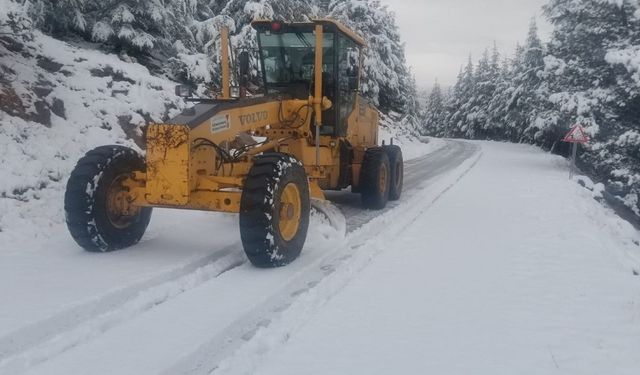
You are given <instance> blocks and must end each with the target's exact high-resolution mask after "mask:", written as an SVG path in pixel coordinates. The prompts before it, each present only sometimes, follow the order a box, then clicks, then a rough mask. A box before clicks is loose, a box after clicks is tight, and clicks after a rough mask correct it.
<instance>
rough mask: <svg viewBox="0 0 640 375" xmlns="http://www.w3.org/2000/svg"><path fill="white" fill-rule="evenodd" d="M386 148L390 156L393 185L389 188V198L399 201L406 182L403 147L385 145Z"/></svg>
mask: <svg viewBox="0 0 640 375" xmlns="http://www.w3.org/2000/svg"><path fill="white" fill-rule="evenodd" d="M384 150H385V151H386V152H387V156H388V157H389V165H390V167H391V187H390V188H389V200H390V201H397V200H399V199H400V196H401V195H402V186H403V184H404V160H403V159H402V149H401V148H400V147H398V146H396V145H389V146H384Z"/></svg>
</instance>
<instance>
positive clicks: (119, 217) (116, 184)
mask: <svg viewBox="0 0 640 375" xmlns="http://www.w3.org/2000/svg"><path fill="white" fill-rule="evenodd" d="M127 178H128V176H127V175H126V174H122V175H120V176H117V177H116V178H115V179H113V181H112V182H111V185H110V186H109V188H108V189H107V197H106V198H107V205H106V206H107V218H108V219H109V221H110V222H111V224H112V225H113V226H114V227H116V228H119V229H124V228H127V227H129V226H130V225H131V224H133V222H134V221H135V219H136V217H137V216H138V214H140V207H138V206H134V205H133V204H131V203H132V202H133V198H132V197H131V195H129V189H128V188H127V187H126V186H124V184H123V183H124V181H125V180H126V179H127Z"/></svg>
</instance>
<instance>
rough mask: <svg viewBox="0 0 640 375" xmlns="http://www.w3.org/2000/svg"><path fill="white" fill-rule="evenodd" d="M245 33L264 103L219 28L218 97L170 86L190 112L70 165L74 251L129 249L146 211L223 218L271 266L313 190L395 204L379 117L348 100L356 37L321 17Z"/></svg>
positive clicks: (259, 262) (294, 240) (390, 158)
mask: <svg viewBox="0 0 640 375" xmlns="http://www.w3.org/2000/svg"><path fill="white" fill-rule="evenodd" d="M252 26H253V27H254V28H255V30H256V33H257V38H258V50H259V51H258V52H259V58H258V59H259V64H257V65H258V66H260V67H261V69H262V74H261V76H262V78H263V85H264V95H247V82H248V79H247V77H248V74H249V65H250V57H249V54H248V52H242V53H240V54H238V55H237V58H236V59H234V60H235V61H236V62H237V64H234V65H237V66H234V67H233V68H232V66H231V65H232V64H231V57H233V54H232V53H230V51H229V33H228V30H227V29H224V28H223V29H222V30H221V43H220V44H221V47H222V51H221V70H222V84H221V86H222V89H221V92H220V93H219V95H218V96H216V97H215V98H208V99H202V98H193V97H192V94H191V93H190V92H189V90H187V89H185V87H184V86H179V87H177V89H176V92H177V94H179V95H181V96H184V97H185V98H187V99H188V100H191V101H194V102H195V105H194V106H192V107H191V108H188V109H186V110H184V111H183V112H182V113H181V114H179V115H178V116H177V117H175V118H172V119H171V120H169V121H167V122H165V123H163V124H150V125H149V126H148V128H147V130H146V155H145V156H142V155H141V154H139V153H138V152H136V151H134V150H133V149H130V148H126V147H122V146H102V147H98V148H96V149H94V150H92V151H90V152H88V153H87V154H86V155H85V156H84V157H83V158H82V159H80V161H79V162H78V164H77V166H76V167H75V169H74V171H73V172H72V174H71V177H70V178H69V181H68V184H67V190H66V194H65V212H66V222H67V226H68V228H69V231H70V232H71V235H72V237H73V238H74V239H75V241H76V242H77V243H78V244H79V245H80V246H81V247H83V248H84V249H86V250H87V251H91V252H107V251H112V250H118V249H122V248H126V247H128V246H131V245H134V244H136V243H137V242H138V241H139V240H140V239H141V237H142V235H143V234H144V232H145V230H146V228H147V225H148V224H149V220H150V217H151V211H152V208H153V207H163V208H176V209H191V210H203V211H217V212H231V213H239V216H240V235H241V239H242V244H243V247H244V250H245V253H246V255H247V257H248V258H249V260H250V261H251V263H252V264H254V265H255V266H257V267H278V266H284V265H286V264H288V263H290V262H292V261H293V260H294V259H296V258H297V257H298V256H299V254H300V252H301V250H302V248H303V245H304V243H305V239H306V236H307V230H308V226H309V217H310V210H311V206H312V202H324V201H325V195H324V192H323V190H341V189H345V188H348V187H349V186H351V189H352V191H353V192H356V193H360V194H361V200H362V204H363V206H364V207H365V208H368V209H382V208H384V207H385V205H386V204H387V201H388V200H397V199H399V198H400V194H401V191H402V182H403V160H402V152H401V150H400V148H399V147H397V146H394V145H392V144H391V145H387V146H382V147H380V146H378V121H379V117H378V112H377V110H376V109H375V108H374V107H373V106H372V105H371V104H370V103H369V102H368V101H367V100H366V99H365V98H364V97H363V96H361V95H360V92H359V86H360V80H361V70H362V61H363V59H362V49H363V48H365V41H364V40H363V39H362V38H361V37H360V36H358V35H357V34H356V33H354V32H353V31H351V30H349V29H348V28H346V27H345V26H343V25H341V24H340V23H338V22H335V21H333V20H326V19H323V20H314V21H312V22H306V23H283V22H274V21H254V22H253V23H252ZM232 75H235V76H236V77H237V80H236V82H238V86H235V87H232V86H231V79H232ZM239 140H244V141H243V142H238V141H239ZM320 206H322V205H320Z"/></svg>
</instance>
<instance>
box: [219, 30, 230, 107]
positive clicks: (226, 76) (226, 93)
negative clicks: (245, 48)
mask: <svg viewBox="0 0 640 375" xmlns="http://www.w3.org/2000/svg"><path fill="white" fill-rule="evenodd" d="M220 36H221V43H220V44H221V45H222V51H221V52H222V99H229V98H230V97H231V89H230V83H231V82H230V76H231V73H230V72H229V70H230V69H229V28H227V27H226V26H223V27H222V29H221V30H220Z"/></svg>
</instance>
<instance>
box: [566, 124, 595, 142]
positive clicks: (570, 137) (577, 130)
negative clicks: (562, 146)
mask: <svg viewBox="0 0 640 375" xmlns="http://www.w3.org/2000/svg"><path fill="white" fill-rule="evenodd" d="M562 141H563V142H569V143H588V142H589V136H588V135H587V132H586V131H585V130H584V128H583V127H582V125H575V126H574V127H573V128H571V131H570V132H569V133H568V134H567V135H566V136H565V137H564V139H563V140H562Z"/></svg>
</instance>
